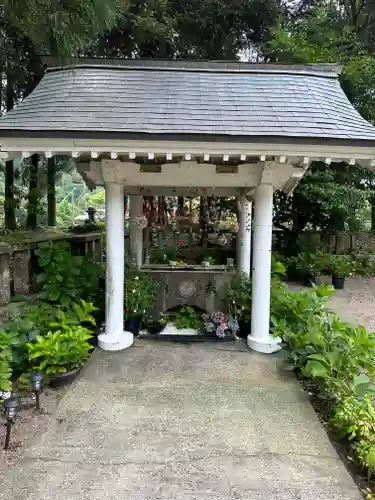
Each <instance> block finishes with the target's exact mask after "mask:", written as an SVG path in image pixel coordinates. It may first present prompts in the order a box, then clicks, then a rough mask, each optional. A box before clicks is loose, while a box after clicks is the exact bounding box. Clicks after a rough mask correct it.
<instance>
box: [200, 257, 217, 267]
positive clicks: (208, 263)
mask: <svg viewBox="0 0 375 500" xmlns="http://www.w3.org/2000/svg"><path fill="white" fill-rule="evenodd" d="M214 264H215V259H214V258H213V257H211V256H210V255H208V256H206V257H205V258H204V259H203V260H202V266H203V267H205V268H208V267H210V266H213V265H214Z"/></svg>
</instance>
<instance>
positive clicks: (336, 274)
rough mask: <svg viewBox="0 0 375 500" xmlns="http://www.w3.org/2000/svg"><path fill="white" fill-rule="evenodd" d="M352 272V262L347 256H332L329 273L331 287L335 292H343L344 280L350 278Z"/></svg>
mask: <svg viewBox="0 0 375 500" xmlns="http://www.w3.org/2000/svg"><path fill="white" fill-rule="evenodd" d="M352 270H353V261H352V259H351V258H350V256H349V255H332V257H331V263H330V271H331V274H332V285H333V286H334V287H335V289H336V290H343V289H344V286H345V278H346V277H347V276H350V275H351V273H352Z"/></svg>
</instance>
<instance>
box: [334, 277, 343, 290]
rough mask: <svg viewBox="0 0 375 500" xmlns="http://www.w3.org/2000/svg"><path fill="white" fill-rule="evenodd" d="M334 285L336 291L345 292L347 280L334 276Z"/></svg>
mask: <svg viewBox="0 0 375 500" xmlns="http://www.w3.org/2000/svg"><path fill="white" fill-rule="evenodd" d="M332 285H333V286H334V287H335V289H336V290H343V289H344V285H345V278H342V277H341V278H340V277H339V276H335V275H333V276H332Z"/></svg>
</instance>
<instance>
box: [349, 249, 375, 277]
mask: <svg viewBox="0 0 375 500" xmlns="http://www.w3.org/2000/svg"><path fill="white" fill-rule="evenodd" d="M351 258H352V262H353V274H354V276H363V277H368V276H375V261H374V259H373V257H372V256H370V255H361V254H352V255H351Z"/></svg>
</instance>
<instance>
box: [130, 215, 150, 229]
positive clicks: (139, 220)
mask: <svg viewBox="0 0 375 500" xmlns="http://www.w3.org/2000/svg"><path fill="white" fill-rule="evenodd" d="M133 224H134V225H135V226H136V227H138V228H139V229H146V227H147V226H148V221H147V217H146V216H145V215H138V217H134V219H133Z"/></svg>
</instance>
